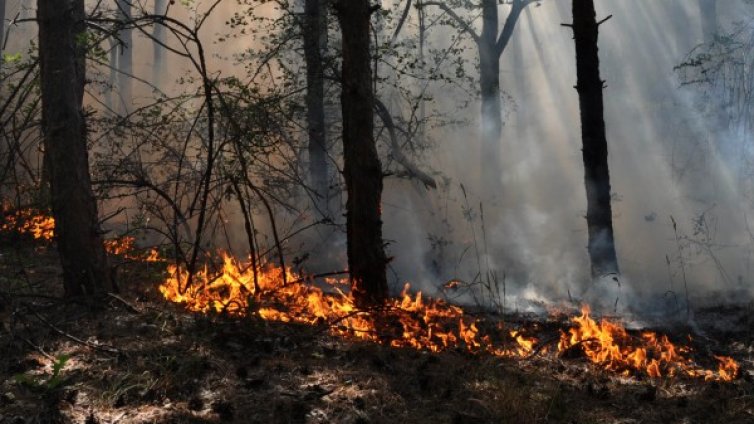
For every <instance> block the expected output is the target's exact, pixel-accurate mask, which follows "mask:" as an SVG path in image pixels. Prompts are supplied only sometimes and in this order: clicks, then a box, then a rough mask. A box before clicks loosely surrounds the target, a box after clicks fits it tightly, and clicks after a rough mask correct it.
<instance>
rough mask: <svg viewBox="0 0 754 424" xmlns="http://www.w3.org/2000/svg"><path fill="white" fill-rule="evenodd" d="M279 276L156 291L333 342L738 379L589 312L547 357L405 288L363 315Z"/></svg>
mask: <svg viewBox="0 0 754 424" xmlns="http://www.w3.org/2000/svg"><path fill="white" fill-rule="evenodd" d="M285 272H286V275H285V278H283V271H282V270H281V269H280V268H275V267H272V266H268V267H264V268H262V269H258V270H257V272H256V273H255V272H254V270H253V269H252V268H251V266H250V265H248V264H242V263H239V262H238V261H237V260H235V259H233V258H232V257H230V256H228V255H227V254H223V255H222V268H221V269H220V270H219V271H218V272H212V271H210V270H209V268H204V269H202V270H200V271H199V272H197V273H196V275H194V277H193V284H192V285H191V286H190V287H186V282H187V280H188V273H187V272H186V271H185V270H183V269H182V268H179V267H176V266H172V265H171V266H170V267H169V268H168V274H169V276H168V278H167V279H166V280H165V281H164V282H163V284H162V285H161V286H160V288H159V289H160V292H161V293H162V295H163V296H164V297H165V298H166V299H167V300H169V301H171V302H175V303H180V304H183V305H185V306H186V307H187V308H188V309H189V310H191V311H194V312H200V313H205V314H206V313H210V312H220V313H226V314H229V315H235V316H245V315H248V314H253V315H258V316H259V317H261V318H263V319H265V320H269V321H280V322H293V323H300V324H307V325H326V326H327V328H328V329H329V331H330V333H331V334H333V335H337V336H341V337H346V338H351V339H359V340H366V341H370V342H374V343H378V344H382V345H387V346H392V347H401V348H412V349H417V350H423V351H429V352H442V351H448V350H453V351H458V350H460V351H466V352H469V353H472V354H488V355H493V356H496V357H503V358H514V359H522V358H528V357H530V356H532V355H533V354H534V353H535V352H540V351H541V352H543V353H548V354H553V355H559V356H562V355H572V354H574V353H578V354H579V355H581V356H584V357H586V358H587V359H588V360H589V361H591V362H592V363H594V364H597V365H598V366H599V367H601V368H603V369H605V370H608V371H611V372H617V373H620V374H622V375H625V376H631V375H645V376H648V377H651V378H660V377H678V376H686V377H693V378H703V379H704V380H715V381H731V380H733V379H735V378H737V377H738V375H739V365H738V363H737V362H736V361H734V360H733V359H732V358H729V357H725V356H715V357H714V359H715V360H716V361H717V363H718V366H717V368H716V369H714V370H713V369H706V368H704V367H702V366H700V365H698V364H697V363H696V362H695V361H694V360H693V359H692V355H691V354H692V349H691V348H690V347H687V346H680V345H676V344H674V343H672V342H670V340H669V339H668V337H667V336H665V335H658V334H657V333H654V332H649V331H645V332H642V333H640V334H639V335H638V336H636V335H633V334H631V333H629V331H627V330H626V329H625V327H623V326H622V325H621V324H620V323H617V322H613V321H609V320H606V319H603V320H600V321H599V322H598V321H595V320H594V319H593V318H591V316H590V312H589V308H588V307H585V308H584V309H583V310H582V314H581V316H578V317H574V318H572V319H571V325H572V326H571V328H569V329H568V331H561V334H560V338H559V342H558V343H557V348H555V349H550V348H549V346H548V345H547V344H546V343H543V342H540V340H539V339H538V338H537V337H533V335H532V333H533V332H534V331H533V330H532V329H530V328H528V327H527V326H523V327H521V328H515V329H509V328H507V327H506V326H504V325H503V323H502V322H497V323H491V322H488V321H486V320H481V319H479V318H476V317H472V316H470V315H469V314H468V313H466V312H465V311H464V310H463V309H462V308H460V307H458V306H455V305H451V304H448V303H447V302H444V301H442V300H436V299H428V298H424V297H423V296H422V293H421V292H418V293H416V294H411V293H410V291H409V289H410V287H409V286H408V285H406V286H405V288H404V290H403V292H402V293H401V296H400V297H397V298H393V299H390V300H389V301H388V302H387V304H386V305H385V307H384V308H382V309H380V310H372V311H363V310H359V309H357V308H356V306H355V303H354V301H353V298H352V297H351V295H350V294H349V293H346V292H344V291H342V290H341V289H340V286H342V285H343V284H344V282H343V281H338V280H329V281H328V283H329V284H328V285H329V287H330V290H327V291H325V290H323V289H321V288H319V287H317V286H316V285H314V284H312V282H311V281H308V279H307V278H305V277H302V276H300V275H297V274H295V273H293V272H292V271H291V270H286V271H285ZM255 279H256V283H255ZM284 282H288V283H287V284H285V283H284Z"/></svg>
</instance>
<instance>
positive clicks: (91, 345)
mask: <svg viewBox="0 0 754 424" xmlns="http://www.w3.org/2000/svg"><path fill="white" fill-rule="evenodd" d="M29 311H30V312H31V313H32V314H34V316H36V317H37V319H38V320H39V321H41V322H42V323H43V324H45V325H46V326H48V327H50V329H51V330H52V331H54V332H56V333H58V334H59V335H61V336H63V337H65V338H67V339H68V340H71V341H73V342H76V343H78V344H81V345H84V346H86V347H89V348H92V349H94V350H99V351H102V352H106V353H110V354H116V355H117V354H120V351H119V350H118V349H116V348H114V347H110V346H106V345H96V344H94V343H90V342H88V341H86V340H82V339H80V338H78V337H76V336H74V335H72V334H69V333H66V332H65V331H63V330H61V329H59V328H58V327H56V326H55V325H53V324H52V323H51V322H49V321H47V320H46V319H44V317H42V315H40V314H39V313H38V312H37V311H35V310H34V309H29Z"/></svg>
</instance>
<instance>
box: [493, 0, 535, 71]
mask: <svg viewBox="0 0 754 424" xmlns="http://www.w3.org/2000/svg"><path fill="white" fill-rule="evenodd" d="M535 1H537V0H513V5H512V8H511V11H510V13H509V14H508V17H507V18H506V19H505V24H504V25H503V31H502V32H501V33H500V38H498V39H497V43H495V51H496V52H497V55H498V57H499V56H500V55H501V54H503V51H505V48H506V47H507V46H508V43H509V42H510V41H511V37H513V30H514V29H515V28H516V23H517V22H518V18H519V16H521V12H522V11H523V10H524V9H526V6H528V5H530V4H532V3H534V2H535Z"/></svg>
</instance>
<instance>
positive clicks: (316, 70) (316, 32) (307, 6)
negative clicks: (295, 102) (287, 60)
mask: <svg viewBox="0 0 754 424" xmlns="http://www.w3.org/2000/svg"><path fill="white" fill-rule="evenodd" d="M301 26H302V33H303V39H304V60H305V62H306V110H307V129H308V133H309V145H308V151H309V176H310V183H311V185H312V187H313V189H314V190H315V191H316V192H317V196H319V198H320V199H321V200H322V202H320V204H321V205H323V206H324V209H325V210H327V204H328V202H329V198H330V195H329V188H328V171H327V168H328V167H327V134H326V129H325V66H324V63H323V58H322V53H323V51H325V49H327V0H305V3H304V16H303V22H302V25H301Z"/></svg>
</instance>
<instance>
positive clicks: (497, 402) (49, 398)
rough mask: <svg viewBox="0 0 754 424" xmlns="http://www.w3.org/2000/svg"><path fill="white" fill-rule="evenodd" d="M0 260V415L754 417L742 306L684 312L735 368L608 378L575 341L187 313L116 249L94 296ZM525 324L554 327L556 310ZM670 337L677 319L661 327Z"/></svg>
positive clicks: (42, 269) (158, 275) (288, 419)
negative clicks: (357, 332) (345, 331)
mask: <svg viewBox="0 0 754 424" xmlns="http://www.w3.org/2000/svg"><path fill="white" fill-rule="evenodd" d="M0 266H1V267H2V273H1V275H3V279H4V280H5V282H4V284H3V287H4V288H3V291H2V333H1V334H0V342H1V347H2V356H3V358H4V361H3V365H2V369H0V372H1V373H2V375H1V377H2V390H1V391H0V393H1V395H0V411H2V412H0V422H3V423H6V422H7V423H32V422H45V423H48V422H82V423H83V422H86V423H95V422H100V423H110V422H113V423H115V422H118V423H140V422H164V423H184V422H185V423H210V422H238V423H246V422H272V423H295V422H346V423H366V422H448V423H465V422H562V423H572V422H573V423H589V422H594V423H597V422H616V423H617V422H620V423H631V422H657V423H673V422H678V423H681V422H726V423H727V422H741V423H743V422H751V420H752V418H754V397H753V396H754V384H753V383H752V378H751V375H750V373H749V371H748V370H749V369H750V368H751V367H750V364H749V362H748V358H749V356H750V349H751V348H752V346H754V333H752V332H751V331H749V330H748V329H750V328H752V327H751V325H749V324H750V321H751V318H750V317H751V314H750V313H749V311H748V309H747V308H744V307H735V308H734V307H725V308H717V309H709V310H703V311H697V317H698V321H699V322H700V323H701V325H705V324H704V323H705V322H709V323H715V322H719V319H720V318H722V319H726V318H730V319H731V323H732V324H735V325H731V326H730V327H729V329H728V330H727V331H723V330H720V329H719V328H716V327H713V326H711V325H710V326H709V327H708V328H705V330H706V331H705V334H706V335H707V337H706V338H703V339H701V338H700V339H695V341H694V342H692V343H693V344H694V347H695V349H696V350H699V351H700V352H703V351H704V350H705V349H708V350H711V351H714V352H718V353H719V352H726V353H730V354H732V355H733V356H734V357H735V358H736V359H737V360H738V361H739V362H740V363H741V364H742V373H741V376H740V377H739V378H738V379H736V380H735V381H734V382H732V383H717V382H705V381H703V380H700V379H684V378H676V379H649V378H646V377H640V376H639V377H631V378H623V377H618V376H616V375H615V373H610V372H605V371H602V370H599V369H597V368H596V367H595V366H593V365H591V364H589V363H588V362H587V361H586V360H585V359H584V358H583V355H582V354H580V353H579V351H578V349H574V350H572V351H570V352H569V354H567V355H561V356H559V357H553V356H550V355H548V356H544V355H534V356H533V357H532V358H530V359H526V360H506V359H499V358H494V357H491V356H489V355H484V354H480V355H472V354H468V353H466V352H463V351H460V350H458V351H447V352H444V353H441V354H432V353H426V352H420V351H415V350H411V349H395V348H389V347H385V346H380V345H376V344H372V343H366V342H355V341H349V340H344V339H342V338H335V337H332V336H330V335H328V329H327V328H325V327H316V326H314V327H312V326H301V325H294V324H279V323H271V322H267V321H263V320H261V319H258V318H254V317H245V318H232V317H228V316H223V315H214V314H211V315H201V314H193V313H187V312H184V311H182V310H181V309H180V308H179V307H177V306H175V305H170V304H167V303H166V302H165V301H163V300H162V299H161V296H160V295H159V293H158V291H157V285H158V284H159V282H160V281H161V280H162V279H163V278H164V272H165V269H164V265H162V264H156V263H144V262H130V261H126V262H124V263H121V264H120V266H119V267H118V270H119V272H118V277H119V278H118V280H119V281H120V282H121V284H120V286H121V293H120V294H119V295H118V297H117V298H116V297H109V298H108V302H107V304H106V306H104V309H101V310H99V311H92V310H90V309H89V307H88V306H87V305H85V304H81V303H77V302H75V301H74V302H62V301H59V300H57V299H56V298H54V296H55V295H56V294H57V290H59V288H60V287H61V285H60V284H59V281H58V278H59V274H60V268H59V265H58V263H57V259H56V256H55V255H54V252H53V251H51V250H50V248H49V247H44V246H42V247H40V246H39V244H38V243H29V242H24V241H23V240H18V239H17V240H15V242H14V243H13V244H10V243H9V241H8V240H5V243H4V245H3V249H2V261H1V262H0ZM705 317H709V319H705ZM527 319H528V318H526V317H521V316H519V317H506V320H509V321H515V320H527ZM734 321H738V322H734ZM744 321H745V322H744ZM537 325H538V327H539V328H540V330H541V331H542V332H543V333H549V334H552V335H553V336H555V337H557V334H558V332H559V331H560V330H562V329H565V328H566V326H567V321H565V320H564V319H563V318H552V319H550V320H544V321H540V322H538V323H537ZM684 336H685V333H684V332H683V330H682V329H680V330H678V331H677V334H675V333H674V334H672V335H671V337H673V338H677V339H679V340H681V339H683V338H684ZM66 358H67V359H66ZM55 363H57V364H58V365H60V370H59V371H58V372H57V373H56V372H55V371H54V368H55Z"/></svg>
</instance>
